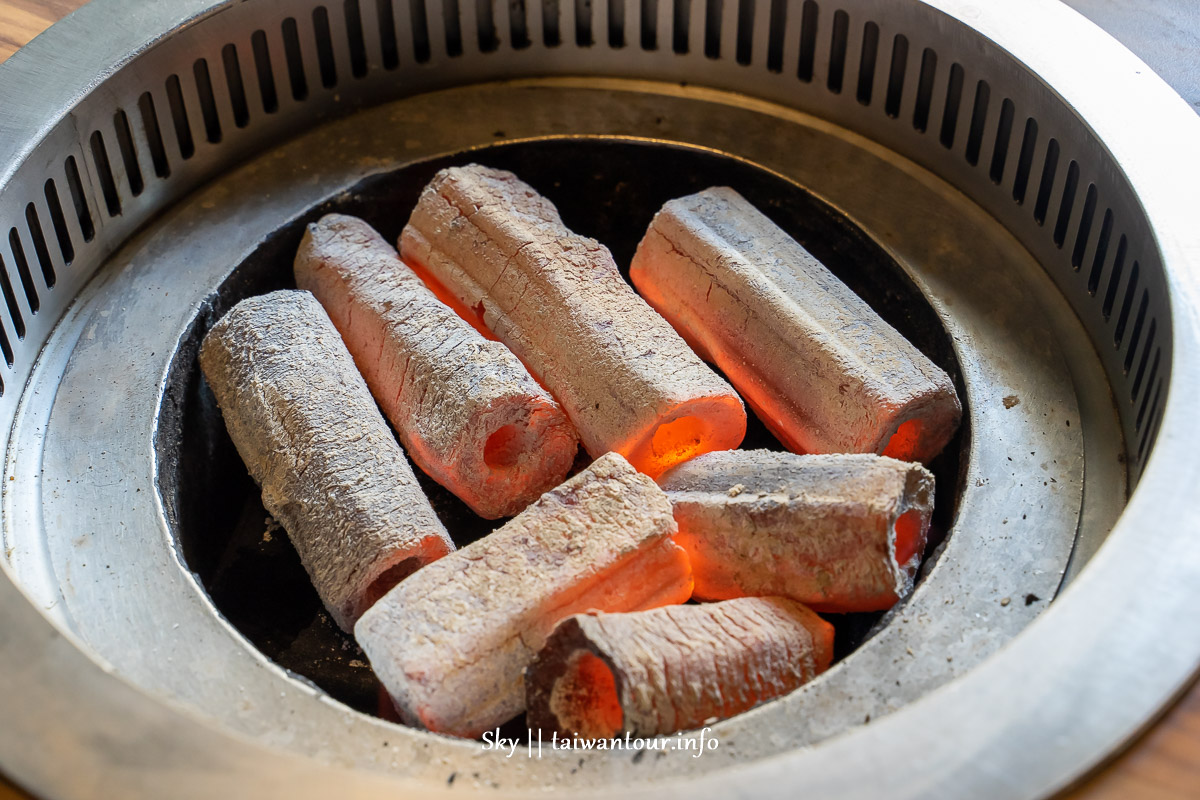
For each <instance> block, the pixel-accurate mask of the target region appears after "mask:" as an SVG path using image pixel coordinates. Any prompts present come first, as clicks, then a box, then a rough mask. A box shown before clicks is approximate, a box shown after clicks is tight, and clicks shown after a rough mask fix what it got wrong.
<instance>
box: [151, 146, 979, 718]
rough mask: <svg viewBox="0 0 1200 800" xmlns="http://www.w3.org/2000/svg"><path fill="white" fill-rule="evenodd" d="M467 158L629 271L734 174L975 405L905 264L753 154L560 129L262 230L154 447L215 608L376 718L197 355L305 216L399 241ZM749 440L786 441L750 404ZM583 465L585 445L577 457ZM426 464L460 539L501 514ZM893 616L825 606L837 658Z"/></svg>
mask: <svg viewBox="0 0 1200 800" xmlns="http://www.w3.org/2000/svg"><path fill="white" fill-rule="evenodd" d="M496 135H497V136H498V137H499V136H502V135H503V133H502V132H497V134H496ZM471 162H478V163H482V164H485V165H488V166H492V167H498V168H501V169H508V170H511V171H513V172H515V173H516V174H517V175H518V176H520V177H521V178H522V179H523V180H525V181H526V182H527V183H529V184H531V185H532V186H534V187H535V188H536V189H537V190H538V191H540V192H542V193H543V194H544V195H546V196H547V197H548V198H550V199H551V200H552V201H553V202H554V203H555V205H557V207H558V209H559V212H560V214H561V216H562V218H563V220H564V222H565V223H566V224H567V225H568V226H569V227H570V228H572V229H573V230H575V231H577V232H578V233H581V234H583V235H587V236H591V237H594V238H596V239H598V240H599V241H600V242H602V243H604V244H605V245H607V246H608V247H609V248H610V249H611V251H612V253H613V256H614V258H615V260H616V263H617V264H618V266H619V267H620V268H621V269H622V273H623V274H625V276H626V278H628V273H627V271H628V265H629V261H630V259H631V258H632V256H633V253H634V250H635V248H636V247H637V244H638V242H639V240H640V239H641V237H642V235H643V233H644V232H645V230H646V227H647V225H648V224H649V222H650V220H651V218H652V217H653V215H654V213H655V212H656V211H657V210H658V209H659V208H660V207H661V205H662V204H663V203H664V202H665V201H667V200H669V199H671V198H674V197H679V196H681V195H685V194H689V193H692V192H696V191H699V190H701V189H704V188H706V187H708V186H713V185H727V186H731V187H733V188H735V189H736V190H737V191H739V192H740V193H741V194H742V195H744V196H745V197H746V198H747V199H748V200H750V201H751V202H752V203H754V204H755V205H756V206H757V207H758V208H760V209H761V210H762V211H763V212H764V213H766V214H767V215H768V216H769V217H771V218H772V219H773V220H774V221H775V222H776V223H778V224H779V225H781V226H782V227H783V228H784V229H785V230H787V231H788V232H789V233H790V234H791V235H792V236H794V237H795V238H796V239H797V240H798V241H800V242H801V243H802V244H803V245H804V246H805V247H806V248H807V249H809V250H810V251H811V252H812V253H813V254H814V255H815V256H817V257H818V258H819V259H821V261H822V262H823V263H824V264H825V265H826V266H827V267H829V269H830V270H832V271H833V272H834V273H835V274H836V275H837V276H838V277H839V278H841V279H842V280H843V281H844V282H846V283H847V284H848V285H849V286H850V287H851V288H852V289H853V290H854V291H855V292H857V293H858V294H859V295H860V296H861V297H863V298H864V299H865V300H867V301H868V302H869V303H870V304H871V306H872V307H873V308H874V309H875V310H876V312H877V313H879V314H880V316H882V317H883V318H884V319H885V320H886V321H887V322H888V323H890V324H891V325H893V326H894V327H895V328H896V329H897V330H899V331H900V332H901V333H903V334H904V335H905V336H906V337H907V338H908V339H909V340H910V341H911V342H912V343H913V344H915V345H916V346H917V347H918V348H919V349H920V350H921V351H922V352H924V353H925V354H926V355H928V356H929V357H930V358H931V359H932V360H933V361H934V362H935V363H936V364H937V365H938V366H940V367H941V368H943V369H945V370H946V371H947V372H948V373H949V374H950V375H951V376H952V377H953V379H954V381H955V384H956V387H957V389H958V392H959V396H960V398H962V399H963V402H964V404H965V402H966V394H965V391H964V389H963V385H962V381H961V376H960V371H959V368H958V364H957V361H956V359H955V356H954V352H953V348H952V346H951V341H950V338H949V336H948V334H947V333H946V331H945V329H944V328H943V327H942V325H941V324H940V322H939V321H938V318H937V315H936V314H935V312H934V311H933V309H932V308H931V307H930V306H929V304H928V303H927V302H926V301H925V299H924V297H923V296H922V294H921V292H920V291H919V290H918V288H917V287H916V286H915V285H914V284H913V282H912V281H911V280H910V279H909V278H908V276H907V275H906V274H905V273H904V271H903V269H902V268H901V267H900V266H899V265H898V264H897V263H896V262H895V261H894V260H893V259H892V258H891V257H890V256H889V255H888V254H887V253H886V251H885V250H884V249H883V248H882V247H880V246H879V245H878V244H877V243H876V242H874V241H873V240H872V239H870V238H869V237H868V236H866V235H865V234H864V233H863V232H862V231H861V230H859V229H858V228H857V227H856V226H854V225H853V224H852V223H851V222H850V221H848V220H847V219H846V218H845V217H844V216H843V215H842V214H840V213H838V212H837V211H836V210H835V209H833V208H832V207H830V206H829V205H828V204H826V203H824V202H823V201H822V200H820V199H819V198H817V197H816V196H815V195H813V194H812V193H810V192H809V191H806V190H805V189H804V188H802V187H800V186H797V185H795V184H793V183H791V182H788V181H786V180H784V179H782V178H780V177H779V176H777V175H775V174H773V173H771V172H769V171H767V170H765V169H762V168H760V167H757V166H755V165H753V164H751V163H748V162H746V161H743V160H739V159H735V158H732V157H728V156H724V155H721V154H717V153H713V152H710V151H702V150H698V149H688V148H682V147H674V146H667V145H662V144H651V143H638V142H630V141H614V140H602V139H552V140H539V141H529V142H516V143H506V144H497V145H494V146H490V147H485V148H481V149H477V150H472V151H468V152H463V153H459V154H455V155H452V156H447V157H444V158H439V159H436V160H431V161H424V162H419V163H415V164H412V165H409V166H406V167H404V168H401V169H398V170H396V171H394V172H390V173H386V174H381V175H377V176H374V177H371V178H369V179H367V180H364V181H363V182H361V183H360V184H358V185H357V186H355V187H354V188H353V189H352V190H351V191H349V192H345V193H341V194H339V195H337V196H335V197H332V198H330V199H328V200H327V201H326V202H324V203H322V204H321V205H319V206H317V207H315V208H312V209H310V210H309V211H308V212H307V213H306V214H305V215H303V216H302V217H300V218H298V219H295V220H293V221H292V222H291V223H290V224H288V225H286V226H284V227H282V228H280V229H279V230H276V231H275V232H273V233H272V234H271V235H269V236H268V237H266V238H265V239H264V240H263V241H262V242H261V243H260V245H259V246H258V247H257V249H256V250H255V251H254V252H253V253H252V254H251V255H250V256H249V257H248V258H247V259H246V260H245V261H244V262H243V263H241V264H240V265H238V267H237V269H235V270H234V272H233V273H232V274H231V275H230V277H229V278H228V280H226V281H225V282H224V284H223V285H221V286H220V287H219V288H217V289H216V290H215V291H214V293H213V294H212V296H211V297H210V300H209V302H208V304H207V306H206V307H205V308H204V309H203V311H202V313H201V314H200V315H199V316H198V318H197V320H196V323H195V325H194V327H193V329H192V330H191V331H190V334H189V336H188V337H187V339H186V341H184V342H183V343H182V346H181V347H180V348H179V349H178V352H177V355H176V358H175V361H174V363H173V364H172V368H171V373H170V376H169V388H168V391H167V392H166V394H165V398H166V399H165V401H164V407H163V409H162V417H161V421H162V424H161V426H160V428H159V432H158V438H157V442H156V446H157V451H158V453H157V454H158V464H159V474H158V480H159V486H160V490H161V492H162V497H163V498H164V500H165V503H166V506H167V514H168V518H169V520H170V521H171V524H172V526H173V528H174V533H175V535H176V536H177V540H178V546H179V548H180V550H181V553H182V556H183V559H184V561H185V562H186V564H187V565H188V567H189V568H190V569H191V570H192V572H193V573H194V574H195V575H196V578H197V580H198V581H199V582H200V584H201V585H202V586H203V587H204V588H205V589H206V590H207V592H208V594H209V596H210V597H211V599H212V602H213V604H214V605H215V606H216V608H217V609H218V610H219V611H220V612H221V613H222V614H223V615H224V616H225V618H226V619H228V621H229V622H230V623H231V624H232V625H233V626H234V627H235V628H237V629H238V630H239V631H240V632H241V633H242V634H243V635H244V636H245V637H246V638H247V639H248V640H249V641H250V642H252V643H253V644H254V645H255V646H256V647H257V648H258V649H259V650H260V651H261V652H262V653H264V654H265V655H266V656H267V657H269V658H270V659H272V660H273V661H274V662H275V663H277V664H279V665H280V666H281V667H284V668H285V669H287V670H290V671H291V672H292V673H294V674H296V675H298V676H300V677H302V678H304V679H307V680H309V681H311V682H312V683H314V684H315V685H317V686H318V687H320V688H321V689H322V690H324V691H326V692H327V693H329V695H331V696H332V697H334V698H336V699H337V700H339V701H341V702H343V703H345V704H346V705H348V706H350V707H352V708H355V709H357V710H359V711H361V712H364V713H367V714H377V715H381V716H385V717H388V716H389V714H390V708H387V707H386V706H387V705H388V704H387V703H386V699H385V698H386V696H385V695H384V694H383V693H382V692H381V691H380V687H379V684H378V682H377V681H376V680H375V678H374V675H373V674H372V672H371V670H370V667H369V666H368V664H367V663H366V658H365V657H364V655H363V654H362V651H361V650H360V649H359V648H358V646H357V645H356V644H355V642H354V640H353V637H351V636H349V635H347V634H345V633H343V632H342V631H341V630H339V629H338V628H337V626H336V625H335V624H334V623H333V621H332V620H331V619H330V618H329V617H328V615H327V614H326V613H325V611H324V609H323V607H322V605H321V603H320V600H319V599H318V597H317V594H316V592H315V590H314V589H313V588H312V586H311V584H310V583H309V580H308V576H307V574H306V573H305V571H304V569H303V567H302V566H301V564H300V561H299V558H298V556H297V555H296V552H295V550H294V549H293V548H292V546H291V545H290V543H289V542H288V539H287V536H286V534H285V532H284V531H283V530H282V529H279V528H278V526H276V525H275V524H274V523H273V521H272V520H271V519H270V516H269V514H268V513H267V512H266V510H265V509H264V508H263V506H262V502H261V499H260V496H259V492H258V490H257V487H256V486H255V485H254V482H253V481H252V479H251V478H250V476H249V474H248V473H247V471H246V468H245V467H244V466H243V464H242V461H241V459H240V458H239V456H238V454H237V451H236V450H235V448H234V446H233V443H232V442H231V441H230V439H229V436H228V434H227V433H226V431H225V426H224V424H223V422H222V420H221V416H220V412H219V411H218V409H217V406H216V402H215V400H214V398H213V395H212V393H211V391H210V390H209V389H208V386H207V385H206V383H205V382H204V379H203V377H202V375H201V372H200V368H199V364H198V361H197V358H196V355H197V351H198V348H199V345H200V342H201V340H202V338H203V336H204V334H205V333H206V332H207V330H208V329H209V327H211V325H212V324H213V323H214V322H215V321H216V320H217V319H219V318H220V317H221V315H222V314H223V313H224V312H225V311H226V310H227V309H229V308H230V307H232V306H233V305H234V304H235V303H237V302H238V301H239V300H241V299H243V298H245V297H249V296H252V295H256V294H261V293H263V292H268V291H272V290H275V289H281V288H295V284H294V281H293V278H292V270H291V266H292V259H293V256H294V255H295V252H296V248H297V247H298V245H299V242H300V238H301V235H302V233H303V229H304V226H305V225H306V224H307V223H309V222H311V221H314V220H316V219H317V218H319V217H320V216H321V215H323V214H326V213H329V212H334V211H336V212H340V213H346V214H353V215H356V216H359V217H362V218H363V219H365V220H366V221H368V222H369V223H370V224H371V225H373V226H374V227H375V228H376V229H377V230H379V231H380V233H382V234H383V236H384V238H385V239H387V240H389V241H391V242H393V243H394V242H395V241H396V240H397V238H398V237H399V234H400V231H401V228H403V226H404V224H405V222H406V220H407V218H408V215H409V213H410V211H411V210H412V208H413V206H414V205H415V204H416V201H417V198H418V195H419V194H420V192H421V189H422V188H423V187H424V186H425V184H426V183H427V182H428V181H429V180H430V179H431V178H432V177H433V175H434V174H435V173H436V172H437V171H438V170H440V169H442V168H444V167H448V166H454V165H461V164H468V163H471ZM747 410H748V411H749V409H747ZM967 419H968V417H967V415H964V421H963V427H962V428H960V430H959V432H958V434H957V435H956V437H955V438H954V440H953V441H952V442H951V443H950V444H949V446H947V447H946V449H945V450H944V451H943V453H942V454H941V455H940V456H939V457H938V458H937V459H936V460H935V461H933V462H932V463H931V464H929V465H928V466H929V468H930V469H931V470H932V471H933V473H934V475H935V477H936V479H937V487H938V489H937V506H936V510H935V513H934V516H933V521H932V527H931V531H930V542H929V546H928V549H927V551H926V560H925V562H924V564H923V566H922V572H921V575H924V574H925V572H926V571H927V570H928V568H929V567H930V566H931V565H932V564H933V563H934V561H935V560H936V556H937V553H938V552H939V545H941V544H942V542H943V540H944V538H945V535H946V531H948V530H949V528H950V526H951V524H952V522H953V519H954V516H955V512H956V509H957V504H958V497H959V493H960V487H959V483H960V474H961V473H960V467H961V466H963V465H964V461H965V452H966V444H967V442H968V441H969V435H970V434H969V431H968V430H967ZM742 447H743V448H746V449H754V448H768V449H775V450H781V449H783V448H782V446H781V445H780V444H779V443H778V441H776V439H775V438H774V437H773V436H772V435H771V434H770V433H768V432H767V430H766V429H765V427H764V426H763V425H762V423H761V422H759V421H758V420H757V419H756V418H755V417H754V414H753V412H750V413H749V430H748V432H747V435H746V439H745V442H744V443H743V445H742ZM587 461H588V459H587V456H586V454H585V453H584V452H583V451H582V449H581V450H580V453H579V457H578V459H577V463H576V466H577V467H580V468H581V467H582V466H584V465H586V463H587ZM416 472H417V475H418V478H419V479H420V481H421V485H422V487H423V488H424V489H425V491H426V493H427V494H428V496H429V498H430V500H431V502H432V504H433V506H434V508H435V509H436V511H437V513H438V515H439V516H440V517H441V519H442V521H443V522H444V523H445V525H446V528H447V529H448V530H449V532H450V534H451V536H452V537H453V538H454V541H455V542H456V544H457V545H458V546H460V547H461V546H463V545H466V544H469V543H470V542H472V541H474V540H476V539H478V538H479V537H481V536H483V535H485V534H486V533H488V532H489V531H491V530H492V529H494V528H495V527H498V526H499V525H501V524H503V522H504V520H497V521H489V520H483V519H481V518H479V517H477V516H476V515H474V514H473V513H472V512H471V511H470V510H469V509H468V508H467V507H466V505H465V504H463V503H462V502H461V501H459V500H458V499H457V498H455V497H454V496H453V495H452V494H450V492H448V491H447V490H446V489H444V488H442V487H441V486H439V485H438V484H436V483H434V482H433V481H432V480H430V479H429V478H427V477H426V476H425V475H424V474H422V473H421V472H420V471H419V470H417V471H416ZM918 580H920V576H919V578H918ZM885 613H886V612H879V613H871V614H846V615H828V616H829V618H830V620H831V621H832V622H833V623H834V624H835V626H836V629H837V641H836V652H835V661H836V660H839V659H841V658H844V657H845V656H846V655H847V654H848V653H850V652H851V651H852V650H854V649H855V648H856V647H858V646H859V645H860V644H862V642H863V641H865V640H866V639H867V638H868V637H869V636H870V635H871V632H872V631H873V630H874V629H875V628H876V626H878V625H879V624H880V623H881V620H882V619H883V617H884V615H885ZM381 698H383V702H381ZM509 728H511V731H506V732H505V735H522V736H523V735H524V733H525V727H524V723H523V720H520V719H518V720H515V721H514V722H513V723H511V724H510V725H509Z"/></svg>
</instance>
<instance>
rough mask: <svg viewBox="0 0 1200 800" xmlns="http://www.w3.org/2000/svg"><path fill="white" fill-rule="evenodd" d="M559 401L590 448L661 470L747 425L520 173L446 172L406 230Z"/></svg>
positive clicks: (612, 268) (588, 242)
mask: <svg viewBox="0 0 1200 800" xmlns="http://www.w3.org/2000/svg"><path fill="white" fill-rule="evenodd" d="M400 249H401V253H402V254H403V256H404V259H405V260H406V261H409V262H410V263H413V264H414V265H415V266H416V267H417V268H418V269H419V270H422V271H424V272H428V273H430V274H431V275H432V276H433V277H434V278H435V279H436V280H437V281H439V282H440V283H442V284H444V286H445V287H446V288H447V289H448V290H449V291H450V292H451V293H453V294H454V295H455V296H457V297H458V298H459V299H460V300H461V301H462V302H463V304H464V305H465V306H467V307H469V308H471V309H473V310H474V313H475V314H476V315H477V316H478V317H479V318H480V319H481V320H482V321H483V323H484V324H485V325H486V326H487V327H488V329H490V330H491V331H493V332H494V333H495V335H496V336H497V337H499V339H500V340H501V341H502V342H504V343H505V344H507V345H508V346H509V347H511V348H512V350H513V352H514V353H516V354H517V355H518V356H520V358H521V360H522V361H524V362H525V364H526V365H527V366H528V367H529V368H530V369H531V370H532V371H533V373H534V374H535V375H536V376H537V377H538V379H539V380H540V381H542V383H544V384H545V385H546V387H547V388H549V389H550V391H551V392H553V394H554V396H555V397H556V398H558V400H559V402H561V403H562V404H563V408H565V409H566V411H567V415H568V416H569V417H570V418H571V421H572V422H574V423H575V427H576V429H577V430H578V431H579V437H580V439H581V440H582V441H583V445H584V447H586V448H587V451H588V453H590V454H591V455H593V456H598V455H600V454H602V453H605V452H608V451H610V450H612V451H615V452H618V453H621V454H622V455H624V456H625V457H626V458H628V459H629V461H630V463H632V464H633V465H634V466H635V467H637V468H638V469H639V470H641V471H643V472H645V473H647V474H649V475H657V474H659V473H661V472H662V471H663V470H664V469H667V468H669V467H671V466H672V465H674V464H676V463H678V462H680V461H683V460H685V459H688V458H691V457H692V456H695V455H698V454H700V453H705V452H708V451H710V450H723V449H727V448H731V447H736V446H737V445H738V444H739V443H740V442H741V441H742V437H743V436H744V435H745V432H746V412H745V408H744V407H743V406H742V401H741V399H740V398H739V397H738V396H737V394H736V393H735V392H734V391H733V390H732V389H731V388H730V387H729V385H728V384H727V383H725V381H723V380H721V378H720V377H718V376H717V375H716V373H714V372H713V371H712V370H711V369H710V368H709V367H708V366H707V365H705V364H704V362H703V361H701V360H700V359H699V358H697V357H696V355H695V354H694V353H693V352H692V351H691V350H690V349H689V348H688V346H687V344H686V343H685V342H684V341H683V339H681V338H680V337H679V335H678V334H676V333H675V331H673V330H672V329H671V326H670V325H669V324H667V323H666V321H664V320H663V319H662V317H660V316H659V315H658V314H656V313H654V311H653V309H651V308H650V307H649V306H647V305H646V303H645V302H644V301H643V300H642V299H641V298H639V297H638V296H637V294H636V293H634V292H633V290H632V289H630V288H629V286H628V284H626V283H625V282H624V281H623V280H622V279H621V276H620V274H619V273H618V272H617V267H616V264H614V263H613V260H612V255H611V254H610V253H609V252H608V249H607V248H605V247H604V246H602V245H601V244H600V243H599V242H597V241H595V240H593V239H587V238H584V237H582V236H578V235H576V234H574V233H572V232H571V231H570V230H569V229H568V228H567V227H566V226H565V225H563V222H562V220H561V219H560V218H559V216H558V211H557V210H556V209H555V207H554V205H553V204H552V203H551V202H550V201H549V200H547V199H546V198H544V197H542V196H541V195H539V194H538V193H537V192H535V191H534V190H533V189H532V188H531V187H529V186H528V185H526V184H524V183H522V182H521V181H520V180H518V179H517V177H516V176H515V175H513V174H512V173H509V172H502V171H500V170H494V169H488V168H486V167H481V166H478V165H471V166H468V167H456V168H452V169H447V170H443V171H441V172H439V173H438V174H437V175H436V176H435V177H434V179H433V181H432V182H431V183H430V184H429V186H427V187H426V188H425V191H424V192H423V193H422V194H421V200H420V202H419V203H418V204H417V207H416V210H414V211H413V214H412V217H411V219H410V220H409V222H408V225H407V226H406V227H405V228H404V232H403V234H402V235H401V237H400Z"/></svg>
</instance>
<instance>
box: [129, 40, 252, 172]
mask: <svg viewBox="0 0 1200 800" xmlns="http://www.w3.org/2000/svg"><path fill="white" fill-rule="evenodd" d="M221 65H222V66H223V67H224V68H225V85H226V86H227V87H228V88H229V102H230V104H231V105H232V106H233V124H234V125H237V126H238V127H239V128H244V127H246V126H247V125H249V124H250V106H249V104H248V103H247V102H246V84H245V83H243V82H242V65H241V63H240V62H239V61H238V53H237V47H236V46H235V45H232V44H227V45H225V46H224V47H222V48H221ZM155 124H156V125H157V123H155ZM150 149H151V153H153V150H154V148H153V147H151V148H150ZM155 169H156V171H157V166H156V167H155ZM159 177H164V176H162V175H160V176H159Z"/></svg>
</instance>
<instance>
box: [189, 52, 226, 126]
mask: <svg viewBox="0 0 1200 800" xmlns="http://www.w3.org/2000/svg"><path fill="white" fill-rule="evenodd" d="M192 78H193V79H194V80H195V82H196V94H197V95H198V96H199V98H200V118H201V119H202V120H203V121H204V138H205V139H206V140H207V141H208V142H209V143H211V144H217V143H218V142H220V141H221V119H220V117H219V116H218V115H217V101H216V98H215V97H214V96H213V85H212V76H211V75H209V72H208V61H207V60H206V59H203V58H198V59H196V61H195V62H193V64H192Z"/></svg>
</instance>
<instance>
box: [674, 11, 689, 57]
mask: <svg viewBox="0 0 1200 800" xmlns="http://www.w3.org/2000/svg"><path fill="white" fill-rule="evenodd" d="M691 7H692V4H691V2H690V0H674V11H675V13H674V16H673V17H672V22H673V28H672V37H671V48H672V49H673V50H674V51H675V52H676V53H679V54H681V55H682V54H683V53H686V52H687V51H688V25H689V23H690V22H691V14H692V10H691Z"/></svg>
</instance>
